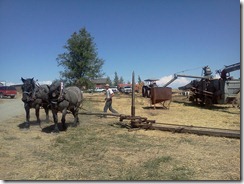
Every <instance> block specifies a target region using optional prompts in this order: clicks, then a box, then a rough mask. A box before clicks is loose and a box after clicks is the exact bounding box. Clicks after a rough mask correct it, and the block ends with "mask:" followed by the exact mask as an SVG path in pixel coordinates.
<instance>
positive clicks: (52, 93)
mask: <svg viewBox="0 0 244 184" xmlns="http://www.w3.org/2000/svg"><path fill="white" fill-rule="evenodd" d="M49 100H50V103H51V109H52V113H53V121H54V123H55V127H54V131H53V132H55V133H59V128H58V114H57V113H58V112H62V119H61V122H62V127H63V129H64V130H66V129H67V127H66V124H65V116H66V114H67V111H68V110H69V111H71V112H72V114H73V116H74V123H73V126H77V125H78V124H79V117H78V113H79V107H80V105H81V103H82V100H83V94H82V92H81V90H80V89H79V88H78V87H76V86H70V87H67V88H64V87H63V83H62V82H60V81H55V82H53V83H52V84H51V85H50V86H49Z"/></svg>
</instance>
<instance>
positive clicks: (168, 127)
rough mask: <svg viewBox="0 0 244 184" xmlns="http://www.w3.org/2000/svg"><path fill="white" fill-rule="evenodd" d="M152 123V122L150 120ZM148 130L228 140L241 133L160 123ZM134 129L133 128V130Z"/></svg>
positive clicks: (119, 115)
mask: <svg viewBox="0 0 244 184" xmlns="http://www.w3.org/2000/svg"><path fill="white" fill-rule="evenodd" d="M79 114H84V115H98V116H104V115H105V116H114V117H119V118H120V119H121V118H122V119H126V120H134V119H135V118H136V119H147V118H143V117H140V116H135V117H132V116H128V115H124V114H112V113H105V112H88V111H86V112H79ZM148 121H152V120H148ZM143 125H144V123H143V122H142V124H141V126H138V127H137V128H144V126H143ZM145 127H146V129H151V130H162V131H170V132H173V133H189V134H197V135H208V136H215V137H228V138H235V139H240V137H241V136H240V131H239V130H229V129H220V128H209V127H199V126H187V125H175V124H168V123H158V122H155V123H154V122H153V124H152V126H150V128H148V126H145ZM132 129H133V128H132Z"/></svg>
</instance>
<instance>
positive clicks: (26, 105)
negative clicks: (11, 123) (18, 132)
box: [24, 103, 30, 129]
mask: <svg viewBox="0 0 244 184" xmlns="http://www.w3.org/2000/svg"><path fill="white" fill-rule="evenodd" d="M25 113H26V122H25V126H24V128H27V129H28V128H30V106H29V105H28V104H27V103H25Z"/></svg>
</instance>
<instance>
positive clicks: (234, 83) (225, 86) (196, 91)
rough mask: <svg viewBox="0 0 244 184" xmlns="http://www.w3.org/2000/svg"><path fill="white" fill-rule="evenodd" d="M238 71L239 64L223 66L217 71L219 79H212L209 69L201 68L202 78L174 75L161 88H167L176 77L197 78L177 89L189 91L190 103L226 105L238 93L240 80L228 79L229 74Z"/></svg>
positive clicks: (206, 67)
mask: <svg viewBox="0 0 244 184" xmlns="http://www.w3.org/2000/svg"><path fill="white" fill-rule="evenodd" d="M236 70H240V63H235V64H232V65H229V66H225V68H224V69H223V70H218V71H217V72H216V73H219V74H220V78H213V76H212V75H211V74H212V72H211V69H210V68H209V67H208V66H205V67H203V72H204V76H191V75H177V74H175V75H174V78H173V79H171V80H170V81H169V82H168V83H166V84H165V85H164V86H163V87H166V86H168V85H169V84H171V83H172V82H173V81H175V80H176V79H177V78H178V77H189V78H197V79H200V80H193V81H191V83H189V84H187V85H186V86H183V87H180V88H179V89H185V90H190V91H191V92H192V93H191V95H190V97H189V100H190V101H193V102H196V103H198V102H199V103H200V104H201V105H206V106H211V105H212V104H226V103H230V102H232V101H233V100H235V99H236V97H237V94H238V93H239V92H240V79H234V78H233V77H230V72H233V71H236Z"/></svg>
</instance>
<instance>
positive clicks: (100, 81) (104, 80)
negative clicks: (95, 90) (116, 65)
mask: <svg viewBox="0 0 244 184" xmlns="http://www.w3.org/2000/svg"><path fill="white" fill-rule="evenodd" d="M91 82H93V83H94V84H106V83H107V78H98V79H92V80H91Z"/></svg>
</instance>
